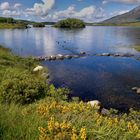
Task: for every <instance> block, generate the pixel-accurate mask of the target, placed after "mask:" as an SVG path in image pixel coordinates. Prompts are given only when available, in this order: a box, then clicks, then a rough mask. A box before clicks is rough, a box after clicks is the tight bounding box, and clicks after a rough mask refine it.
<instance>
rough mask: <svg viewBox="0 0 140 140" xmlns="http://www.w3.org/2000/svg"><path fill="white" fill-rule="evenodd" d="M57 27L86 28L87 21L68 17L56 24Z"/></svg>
mask: <svg viewBox="0 0 140 140" xmlns="http://www.w3.org/2000/svg"><path fill="white" fill-rule="evenodd" d="M54 27H57V28H70V29H73V28H85V23H84V22H83V21H82V20H80V19H75V18H68V19H65V20H61V21H59V22H58V23H56V24H55V25H54Z"/></svg>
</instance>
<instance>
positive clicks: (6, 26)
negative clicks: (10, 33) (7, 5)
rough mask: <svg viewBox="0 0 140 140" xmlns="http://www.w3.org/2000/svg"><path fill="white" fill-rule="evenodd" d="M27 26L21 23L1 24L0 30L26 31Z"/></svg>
mask: <svg viewBox="0 0 140 140" xmlns="http://www.w3.org/2000/svg"><path fill="white" fill-rule="evenodd" d="M26 28H27V25H25V24H21V23H0V29H26Z"/></svg>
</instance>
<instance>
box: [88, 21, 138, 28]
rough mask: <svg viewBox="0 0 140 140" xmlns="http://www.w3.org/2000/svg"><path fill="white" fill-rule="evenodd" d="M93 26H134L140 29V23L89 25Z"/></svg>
mask: <svg viewBox="0 0 140 140" xmlns="http://www.w3.org/2000/svg"><path fill="white" fill-rule="evenodd" d="M89 25H93V26H134V27H139V26H140V22H129V23H116V24H115V23H93V24H89Z"/></svg>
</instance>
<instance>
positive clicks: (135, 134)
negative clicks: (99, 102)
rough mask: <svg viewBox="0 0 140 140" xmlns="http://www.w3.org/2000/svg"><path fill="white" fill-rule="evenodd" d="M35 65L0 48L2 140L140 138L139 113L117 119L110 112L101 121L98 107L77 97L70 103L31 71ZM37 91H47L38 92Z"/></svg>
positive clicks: (0, 135)
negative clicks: (39, 88)
mask: <svg viewBox="0 0 140 140" xmlns="http://www.w3.org/2000/svg"><path fill="white" fill-rule="evenodd" d="M36 65H38V62H36V61H34V60H33V59H32V58H21V57H18V56H15V55H13V54H12V53H11V52H10V50H9V49H5V48H3V47H0V139H1V140H35V139H37V140H139V139H140V112H139V111H134V110H132V109H131V110H130V112H129V113H128V114H117V113H116V111H115V110H110V114H109V115H106V116H103V115H101V114H100V113H99V111H98V108H97V107H92V106H90V105H88V104H87V103H84V102H80V101H79V100H78V99H76V98H74V99H73V100H71V101H68V100H67V96H66V94H67V93H68V90H67V89H62V88H60V89H56V88H55V87H54V86H53V85H49V84H48V83H46V80H45V79H44V78H43V77H42V72H39V73H33V72H32V70H33V68H34V67H35V66H36ZM43 72H47V70H44V71H43ZM26 77H27V78H26ZM9 81H10V82H9ZM35 81H37V83H36V82H35ZM29 82H30V83H29ZM40 82H41V83H42V84H41V86H40V84H38V83H40ZM7 83H8V84H7ZM9 83H10V84H9ZM34 84H35V86H34ZM37 87H41V89H42V88H43V89H45V90H41V92H40V90H36V88H37ZM25 89H26V90H25ZM37 89H38V88H37ZM22 90H23V91H25V92H22ZM38 92H39V94H38ZM13 93H14V94H13ZM32 93H33V94H32ZM36 94H37V95H39V96H34V95H36ZM11 95H12V96H11ZM18 95H20V96H18ZM28 95H30V96H28ZM42 95H43V96H42ZM7 96H8V97H9V98H10V99H9V98H7ZM12 97H13V98H12ZM19 97H20V98H19ZM21 97H23V98H21ZM33 97H35V99H36V100H33V101H32V102H24V103H23V102H21V101H22V100H19V99H23V100H24V99H25V101H26V99H29V98H30V99H32V98H33ZM38 97H41V98H38ZM9 100H10V102H8V101H9ZM2 101H5V102H2ZM12 101H13V102H12ZM15 101H17V102H15ZM27 101H29V100H27Z"/></svg>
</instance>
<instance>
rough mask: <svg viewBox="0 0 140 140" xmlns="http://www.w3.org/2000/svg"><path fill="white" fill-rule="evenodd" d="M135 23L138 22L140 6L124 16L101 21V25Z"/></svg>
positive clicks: (139, 19)
mask: <svg viewBox="0 0 140 140" xmlns="http://www.w3.org/2000/svg"><path fill="white" fill-rule="evenodd" d="M137 21H140V6H138V7H136V8H134V9H133V10H131V11H129V12H127V13H125V14H122V15H118V16H115V17H112V18H110V19H107V20H105V21H103V22H102V23H118V24H119V23H126V22H137Z"/></svg>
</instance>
